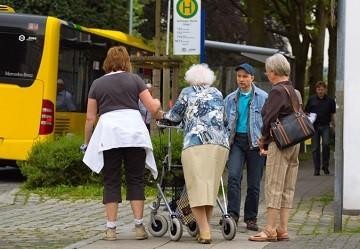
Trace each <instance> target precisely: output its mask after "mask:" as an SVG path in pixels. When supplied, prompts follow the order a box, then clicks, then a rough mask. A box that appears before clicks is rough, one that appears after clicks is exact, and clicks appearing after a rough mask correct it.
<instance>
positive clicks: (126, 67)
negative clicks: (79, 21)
mask: <svg viewBox="0 0 360 249" xmlns="http://www.w3.org/2000/svg"><path fill="white" fill-rule="evenodd" d="M103 69H104V71H105V72H106V74H105V75H104V76H102V77H100V78H98V79H96V80H94V82H93V83H92V85H91V87H90V90H89V95H88V103H87V113H86V122H85V134H84V136H85V138H84V144H83V145H82V147H81V148H82V149H83V151H85V150H86V152H85V155H84V159H83V161H84V162H85V164H87V165H88V166H89V167H90V168H91V169H92V170H93V171H95V172H97V173H99V172H100V171H101V170H102V172H103V176H104V196H103V203H104V204H105V209H106V216H107V223H106V232H105V236H104V239H106V240H115V239H116V220H117V210H118V203H119V202H121V201H122V199H121V171H122V170H121V164H122V162H123V164H124V169H125V178H126V183H127V193H126V199H127V200H130V203H131V208H132V210H133V214H134V222H135V232H136V239H146V238H147V237H148V235H147V232H146V231H145V228H144V225H143V212H144V200H145V195H144V169H145V166H146V167H148V168H150V170H151V171H152V173H153V176H154V177H155V178H156V177H157V170H156V165H155V160H154V155H153V152H152V144H151V140H150V136H149V132H148V130H147V128H146V126H145V123H144V122H143V120H142V117H141V114H140V112H139V106H138V101H139V99H140V100H141V102H142V103H143V104H144V105H145V107H146V108H147V109H148V110H149V111H150V112H151V113H153V114H155V113H156V112H157V111H158V110H159V108H160V101H159V100H158V99H153V98H152V96H151V94H150V92H149V90H148V89H147V87H146V85H145V83H144V81H143V80H142V79H141V78H140V77H139V76H138V75H136V74H133V73H130V71H131V64H130V57H129V54H128V52H127V50H126V48H125V47H123V46H118V47H112V48H110V49H109V51H108V53H107V57H106V59H105V61H104V64H103ZM97 114H99V116H100V117H99V120H98V122H97V124H96V127H95V130H94V126H95V122H96V119H97ZM93 130H94V131H93Z"/></svg>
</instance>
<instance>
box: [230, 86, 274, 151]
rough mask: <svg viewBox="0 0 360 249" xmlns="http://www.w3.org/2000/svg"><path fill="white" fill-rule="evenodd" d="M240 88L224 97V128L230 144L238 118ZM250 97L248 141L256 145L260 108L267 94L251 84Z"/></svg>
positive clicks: (258, 135) (259, 135) (259, 128)
mask: <svg viewBox="0 0 360 249" xmlns="http://www.w3.org/2000/svg"><path fill="white" fill-rule="evenodd" d="M239 94H240V90H239V88H238V89H237V90H235V91H234V92H232V93H230V94H229V95H228V96H226V98H225V100H224V101H225V113H226V117H227V121H228V122H227V124H226V129H227V132H228V136H229V142H230V144H232V143H233V141H234V137H235V133H236V124H237V119H238V116H239V115H238V100H239ZM251 94H252V97H251V100H250V110H249V119H248V122H249V124H248V125H249V131H250V132H249V141H250V144H249V145H250V147H251V148H255V147H258V146H259V145H258V143H257V140H258V139H259V138H260V137H261V127H262V125H263V123H262V117H261V109H262V108H263V105H264V103H265V101H266V99H267V96H268V94H267V93H266V92H265V91H263V90H261V89H260V88H258V87H256V86H255V84H252V93H251Z"/></svg>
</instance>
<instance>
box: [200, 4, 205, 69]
mask: <svg viewBox="0 0 360 249" xmlns="http://www.w3.org/2000/svg"><path fill="white" fill-rule="evenodd" d="M200 19H201V21H200V63H205V61H206V57H205V10H204V9H201V18H200Z"/></svg>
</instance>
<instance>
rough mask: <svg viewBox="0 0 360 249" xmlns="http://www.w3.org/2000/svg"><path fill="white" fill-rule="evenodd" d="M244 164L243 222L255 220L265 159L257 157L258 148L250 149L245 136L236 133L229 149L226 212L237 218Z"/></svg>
mask: <svg viewBox="0 0 360 249" xmlns="http://www.w3.org/2000/svg"><path fill="white" fill-rule="evenodd" d="M245 163H246V165H247V174H246V175H247V194H246V200H245V208H244V221H246V220H250V219H256V218H257V214H258V207H259V196H260V182H261V178H262V175H263V169H264V164H265V157H262V156H260V155H259V149H258V148H255V149H250V146H249V141H248V136H247V134H241V133H240V134H239V133H237V134H236V136H235V139H234V143H233V144H232V145H231V148H230V154H229V161H228V193H227V197H228V212H229V213H231V214H233V215H236V216H237V217H239V216H240V201H241V180H242V176H243V169H244V165H245Z"/></svg>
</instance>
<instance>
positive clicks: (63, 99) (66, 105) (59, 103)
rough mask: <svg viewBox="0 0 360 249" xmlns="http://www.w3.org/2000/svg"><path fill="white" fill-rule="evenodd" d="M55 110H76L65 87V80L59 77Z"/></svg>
mask: <svg viewBox="0 0 360 249" xmlns="http://www.w3.org/2000/svg"><path fill="white" fill-rule="evenodd" d="M56 110H57V111H64V112H72V111H75V110H76V106H75V105H74V102H73V98H72V94H71V93H70V92H69V91H67V90H66V89H65V82H64V80H63V79H61V78H59V79H58V80H57V96H56Z"/></svg>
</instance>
